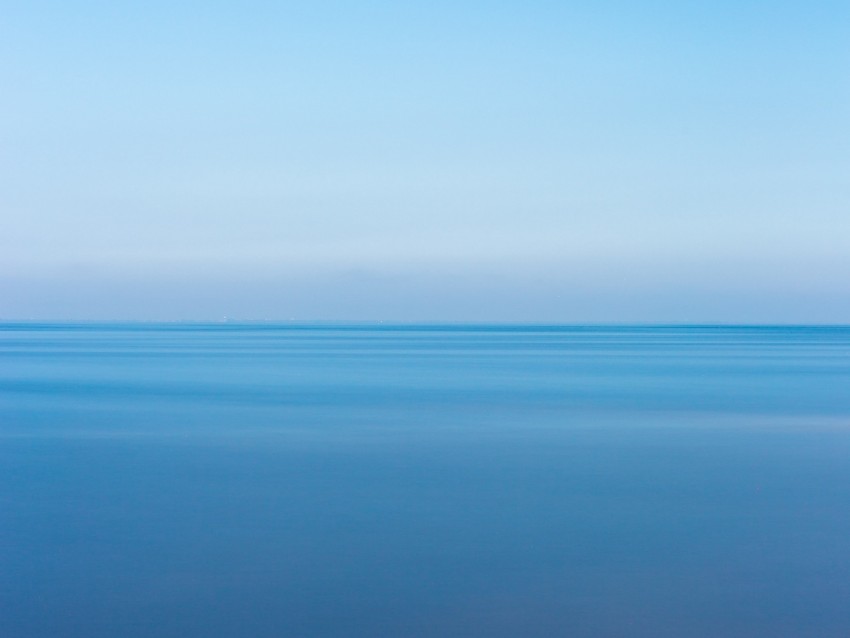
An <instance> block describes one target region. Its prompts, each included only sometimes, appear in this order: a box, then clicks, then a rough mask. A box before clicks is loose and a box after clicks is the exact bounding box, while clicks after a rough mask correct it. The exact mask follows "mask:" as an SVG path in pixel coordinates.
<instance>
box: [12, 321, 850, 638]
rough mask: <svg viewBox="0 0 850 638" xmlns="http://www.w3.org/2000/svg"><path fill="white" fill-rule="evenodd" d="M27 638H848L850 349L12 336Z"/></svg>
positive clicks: (704, 330)
mask: <svg viewBox="0 0 850 638" xmlns="http://www.w3.org/2000/svg"><path fill="white" fill-rule="evenodd" d="M0 636H2V637H3V638H77V637H79V638H101V637H103V638H106V637H109V638H142V637H144V638H149V637H156V638H172V637H173V638H177V637H179V638H236V637H239V638H265V637H269V638H271V637H274V638H280V637H290V636H291V637H295V638H312V637H341V638H360V637H404V638H407V637H410V638H415V637H449V638H451V637H464V638H467V637H482V638H484V637H486V638H499V637H522V638H533V637H558V636H564V637H569V638H584V637H587V638H607V637H610V638H614V637H616V638H631V637H635V638H643V637H646V638H667V637H670V638H672V637H676V638H718V637H723V638H736V637H741V638H744V637H746V638H753V637H758V636H765V637H770V638H783V637H789V638H790V637H794V638H801V637H805V638H826V637H830V638H833V637H834V638H846V637H847V636H850V327H842V326H711V325H706V326H648V325H641V326H561V325H495V324H487V325H466V324H464V325H442V324H441V325H435V324H428V325H413V324H405V325H390V324H333V323H234V322H222V323H162V324H156V323H79V324H69V323H10V322H6V323H0Z"/></svg>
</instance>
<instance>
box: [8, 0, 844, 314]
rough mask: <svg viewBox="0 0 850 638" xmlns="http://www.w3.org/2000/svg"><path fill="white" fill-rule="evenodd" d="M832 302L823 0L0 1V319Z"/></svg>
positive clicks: (837, 234) (835, 199) (837, 50)
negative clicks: (804, 0)
mask: <svg viewBox="0 0 850 638" xmlns="http://www.w3.org/2000/svg"><path fill="white" fill-rule="evenodd" d="M225 315H226V316H230V317H234V318H282V319H288V318H297V319H314V318H317V319H387V320H393V319H400V320H522V321H567V322H581V321H614V322H622V321H700V322H703V321H704V322H708V321H760V322H770V321H777V322H787V321H814V322H842V323H847V322H850V2H847V1H846V0H841V1H835V2H818V1H817V0H814V1H809V2H799V1H794V2H790V1H782V0H773V1H763V2H748V1H747V0H736V1H732V0H716V1H713V2H687V1H681V2H660V1H657V2H652V1H640V0H632V1H625V0H624V1H622V2H614V1H605V0H597V1H592V2H591V1H587V2H566V1H564V0H561V1H550V2H543V1H535V0H527V1H524V2H500V1H498V0H492V1H490V2H463V1H462V0H455V1H453V2H442V1H434V0H429V1H428V2H425V1H421V0H420V1H419V2H402V1H400V0H397V1H395V2H369V1H357V2H353V1H349V2H323V1H321V0H318V1H311V2H299V3H288V2H280V1H278V2H251V1H240V2H238V3H237V2H230V3H224V2H210V1H208V2H160V1H157V0H148V1H146V2H116V1H114V0H112V1H103V2H78V1H75V0H64V1H61V2H39V1H38V0H26V1H20V2H18V1H14V0H6V1H3V2H2V3H0V317H3V318H7V319H11V318H53V319H66V318H77V319H81V318H88V319H95V318H114V319H121V318H124V319H126V318H138V319H191V318H196V319H205V318H211V319H217V318H220V317H222V316H225Z"/></svg>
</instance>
